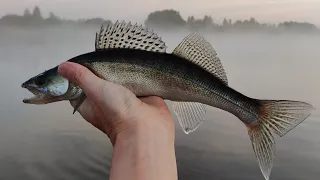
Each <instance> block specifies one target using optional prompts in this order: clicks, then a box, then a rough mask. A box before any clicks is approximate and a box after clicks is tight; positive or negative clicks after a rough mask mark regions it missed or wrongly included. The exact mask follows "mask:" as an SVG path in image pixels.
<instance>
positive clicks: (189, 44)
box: [172, 33, 228, 84]
mask: <svg viewBox="0 0 320 180" xmlns="http://www.w3.org/2000/svg"><path fill="white" fill-rule="evenodd" d="M172 54H175V55H177V56H179V57H182V58H185V59H187V60H189V61H191V62H193V63H195V64H197V65H198V66H200V67H202V68H204V69H205V70H207V71H208V72H210V73H212V74H213V75H215V76H216V77H218V78H219V79H221V80H222V81H223V82H224V83H225V84H228V79H227V75H226V72H225V70H224V68H223V66H222V64H221V61H220V59H219V58H218V56H217V53H216V51H215V50H214V49H213V47H212V46H211V44H210V43H209V42H208V41H206V40H205V39H204V38H203V37H202V36H201V35H199V34H197V33H191V34H189V35H188V36H187V37H185V38H184V39H183V41H182V42H181V43H180V44H179V45H178V46H177V47H176V48H175V49H174V51H173V52H172Z"/></svg>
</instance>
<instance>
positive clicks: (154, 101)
mask: <svg viewBox="0 0 320 180" xmlns="http://www.w3.org/2000/svg"><path fill="white" fill-rule="evenodd" d="M139 99H140V100H141V101H142V102H144V103H146V104H148V105H151V106H155V107H158V108H164V107H167V104H166V103H165V101H164V100H163V99H162V98H160V97H157V96H148V97H140V98H139Z"/></svg>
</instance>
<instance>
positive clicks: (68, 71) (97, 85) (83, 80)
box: [58, 62, 103, 96]
mask: <svg viewBox="0 0 320 180" xmlns="http://www.w3.org/2000/svg"><path fill="white" fill-rule="evenodd" d="M58 72H59V74H61V76H63V77H65V78H67V79H68V80H69V81H71V82H73V83H74V84H77V85H78V86H80V88H81V89H83V90H84V91H85V94H86V95H87V96H91V95H93V94H97V91H99V89H102V86H103V80H102V79H101V78H99V77H98V76H96V75H95V74H94V73H92V72H91V71H90V70H89V69H88V68H86V67H84V66H82V65H80V64H77V63H72V62H64V63H62V64H60V65H59V68H58Z"/></svg>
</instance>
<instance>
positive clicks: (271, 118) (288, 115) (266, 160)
mask: <svg viewBox="0 0 320 180" xmlns="http://www.w3.org/2000/svg"><path fill="white" fill-rule="evenodd" d="M258 101H259V102H260V104H261V106H260V108H259V109H258V113H257V115H258V116H257V119H256V120H255V121H254V122H256V123H255V124H254V125H247V128H248V134H249V136H250V139H251V142H252V146H253V150H254V153H255V156H256V158H257V161H258V164H259V166H260V170H261V172H262V174H263V176H264V177H265V179H266V180H268V179H269V176H270V173H271V169H272V167H273V161H274V156H275V151H276V150H275V140H274V136H273V135H272V131H273V132H274V133H276V134H278V135H279V136H280V137H282V136H284V135H285V134H287V133H288V132H289V131H290V130H292V129H294V128H295V127H296V126H297V125H299V124H300V123H301V122H303V121H304V120H305V119H306V118H307V117H309V116H310V114H311V111H312V110H314V109H315V108H314V107H313V106H312V105H310V104H308V103H305V102H300V101H287V100H258Z"/></svg>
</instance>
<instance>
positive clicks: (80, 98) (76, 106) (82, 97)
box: [73, 92, 86, 114]
mask: <svg viewBox="0 0 320 180" xmlns="http://www.w3.org/2000/svg"><path fill="white" fill-rule="evenodd" d="M85 99H86V95H85V94H84V92H82V93H81V95H80V97H79V98H78V101H77V104H76V105H75V107H74V110H73V114H74V113H75V112H76V111H77V110H78V108H79V107H80V106H81V104H82V103H83V101H84V100H85Z"/></svg>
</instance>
